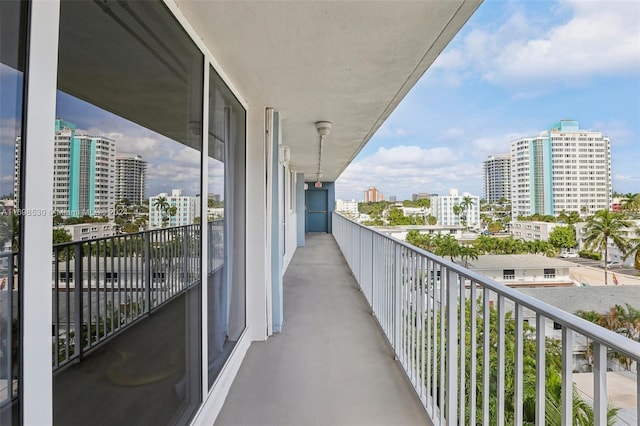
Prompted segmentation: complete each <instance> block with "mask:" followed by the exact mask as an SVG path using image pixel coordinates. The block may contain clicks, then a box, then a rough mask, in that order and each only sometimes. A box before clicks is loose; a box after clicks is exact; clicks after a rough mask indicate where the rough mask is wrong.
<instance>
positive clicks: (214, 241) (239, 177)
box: [207, 68, 246, 387]
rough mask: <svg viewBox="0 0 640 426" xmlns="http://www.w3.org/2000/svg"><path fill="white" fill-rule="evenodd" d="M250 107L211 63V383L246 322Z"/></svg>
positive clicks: (208, 302) (208, 223) (209, 200)
mask: <svg viewBox="0 0 640 426" xmlns="http://www.w3.org/2000/svg"><path fill="white" fill-rule="evenodd" d="M245 121H246V112H245V110H244V108H242V105H240V103H239V102H238V100H237V99H236V98H235V97H234V96H233V94H232V93H231V91H230V90H229V88H228V87H227V86H226V85H225V84H224V82H223V81H222V79H221V78H220V76H219V75H218V74H217V73H216V72H215V71H214V70H213V68H211V69H210V78H209V138H208V144H209V147H208V148H209V166H208V172H209V173H208V179H209V180H208V183H207V184H208V192H209V194H208V197H207V198H208V200H207V203H208V211H207V229H208V232H209V247H208V252H209V259H208V268H207V269H208V273H209V275H208V278H207V286H208V289H207V295H208V296H207V321H208V330H209V336H208V354H209V387H211V386H212V385H213V382H214V381H215V379H216V377H217V376H218V374H219V372H220V370H221V369H222V366H223V365H224V362H225V361H226V360H227V358H228V357H229V355H230V354H231V350H232V349H233V347H234V345H235V344H236V342H237V341H238V338H239V337H240V334H241V333H242V331H243V330H244V328H245V305H244V301H245V296H244V292H245V284H244V282H245V280H244V264H245V263H244V226H245V220H244V219H245V211H244V187H245V181H244V171H245V166H244V164H245V155H244V147H245Z"/></svg>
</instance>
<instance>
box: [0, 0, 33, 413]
mask: <svg viewBox="0 0 640 426" xmlns="http://www.w3.org/2000/svg"><path fill="white" fill-rule="evenodd" d="M27 6H28V4H27V3H26V2H19V1H10V0H9V1H0V425H11V424H19V423H20V406H19V405H20V401H19V398H18V395H19V392H18V391H19V388H18V387H19V384H20V377H19V362H20V351H19V342H20V339H19V333H20V324H19V322H18V319H19V318H20V316H19V312H18V310H19V308H20V303H19V296H20V286H19V280H18V276H19V271H18V265H19V257H20V238H19V237H20V217H21V214H20V213H21V210H20V208H21V206H22V205H21V203H20V184H21V167H20V165H21V155H20V154H21V152H22V149H21V145H22V142H23V141H22V128H23V123H22V119H23V117H22V107H23V103H22V101H23V89H24V86H23V81H24V74H23V73H24V70H25V55H26V38H27V24H26V22H27V21H26V19H27V15H28V11H27Z"/></svg>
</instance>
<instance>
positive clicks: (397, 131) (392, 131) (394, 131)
mask: <svg viewBox="0 0 640 426" xmlns="http://www.w3.org/2000/svg"><path fill="white" fill-rule="evenodd" d="M376 134H377V135H379V136H385V137H392V138H402V137H405V136H409V132H408V131H407V130H406V129H404V128H402V127H395V126H391V125H388V124H386V123H385V124H383V125H382V126H381V127H380V129H379V130H378V131H377V132H376Z"/></svg>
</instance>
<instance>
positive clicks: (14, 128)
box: [0, 118, 21, 146]
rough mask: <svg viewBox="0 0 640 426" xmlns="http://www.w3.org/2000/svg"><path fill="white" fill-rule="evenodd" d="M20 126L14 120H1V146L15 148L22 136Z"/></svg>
mask: <svg viewBox="0 0 640 426" xmlns="http://www.w3.org/2000/svg"><path fill="white" fill-rule="evenodd" d="M20 131H21V129H20V125H19V123H18V122H17V120H15V119H14V118H4V119H2V120H0V145H7V146H13V145H15V142H16V136H19V135H20Z"/></svg>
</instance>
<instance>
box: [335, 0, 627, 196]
mask: <svg viewBox="0 0 640 426" xmlns="http://www.w3.org/2000/svg"><path fill="white" fill-rule="evenodd" d="M564 118H570V119H573V120H577V121H578V122H579V123H580V127H581V128H583V129H587V130H593V131H599V132H602V133H603V134H604V135H605V136H608V137H609V138H610V139H611V145H612V148H611V156H612V178H613V190H614V191H618V192H622V193H627V192H640V167H639V166H640V2H638V1H618V2H615V1H559V2H551V1H526V2H522V1H491V0H486V1H485V2H484V3H483V4H482V5H481V6H480V7H479V8H478V10H477V11H476V13H475V14H474V15H473V16H472V17H471V19H470V20H469V21H468V22H467V24H466V25H465V26H464V28H463V29H462V30H461V31H460V32H459V33H458V35H457V36H456V37H455V38H454V40H453V41H452V42H451V43H450V44H449V46H448V47H447V48H446V49H445V50H444V52H443V53H442V54H441V55H440V56H439V57H438V59H437V60H436V62H435V63H434V64H433V65H432V66H431V67H430V68H429V70H427V72H426V73H425V75H424V76H423V77H422V78H421V80H420V81H419V82H418V83H417V84H416V86H415V87H414V88H413V89H412V90H411V91H410V93H409V94H408V95H407V96H406V98H405V99H404V100H403V101H402V102H401V103H400V105H399V106H398V107H397V108H396V110H395V111H394V112H393V113H392V114H391V116H390V117H389V118H388V119H387V121H386V122H385V123H384V124H383V126H382V127H381V128H380V130H379V131H378V132H377V133H376V134H375V135H374V136H373V137H372V139H371V140H370V142H369V143H368V144H367V146H366V147H365V148H364V149H363V150H362V151H361V153H360V154H359V155H358V157H357V158H356V159H355V160H354V162H353V163H352V164H351V165H349V167H347V169H346V170H345V171H344V172H343V174H342V175H341V176H340V178H339V179H338V180H337V181H336V196H337V198H342V199H352V198H355V199H362V198H363V191H364V190H365V189H366V188H368V187H370V186H376V187H377V188H378V189H379V190H380V191H382V192H383V194H385V196H386V197H389V196H392V195H395V196H396V197H398V199H407V198H411V194H412V193H416V192H435V193H447V192H448V190H449V189H450V188H457V189H458V190H459V191H461V192H462V191H464V192H470V193H472V194H475V195H480V196H482V195H483V182H482V162H483V161H484V160H485V159H486V158H487V156H488V155H491V154H500V153H507V152H509V147H510V142H511V141H512V140H514V139H517V138H520V137H523V136H535V135H537V134H539V133H540V132H541V131H543V130H545V129H548V128H549V127H550V126H551V125H553V124H554V123H555V122H557V121H559V120H560V119H564Z"/></svg>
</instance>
